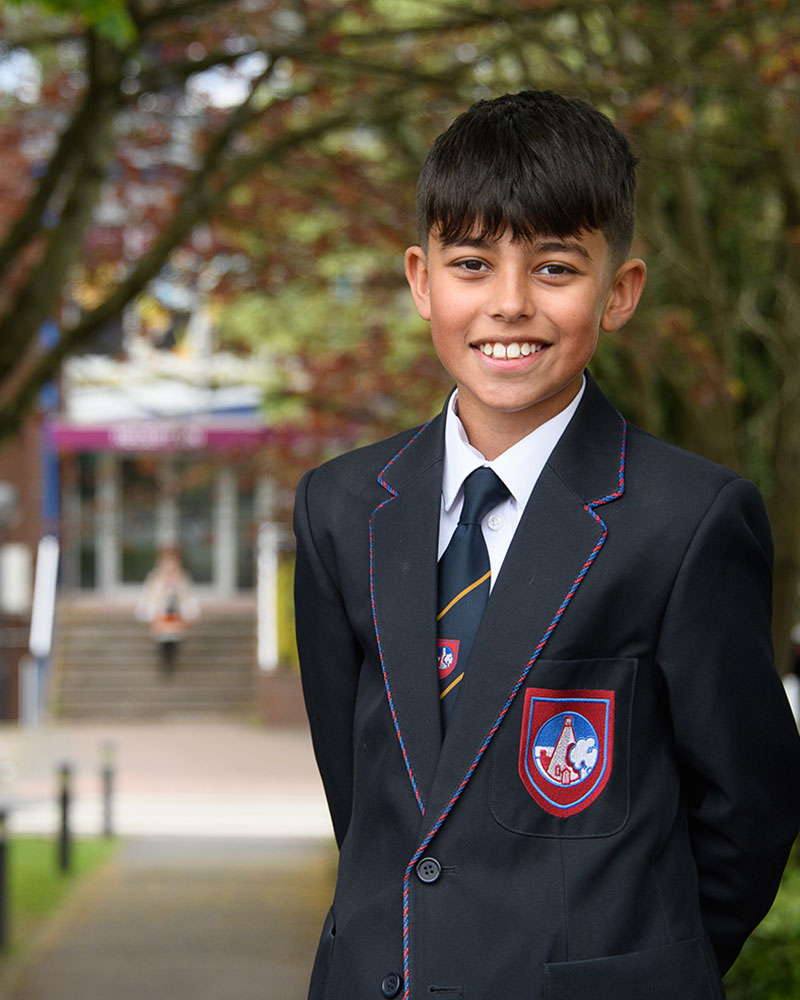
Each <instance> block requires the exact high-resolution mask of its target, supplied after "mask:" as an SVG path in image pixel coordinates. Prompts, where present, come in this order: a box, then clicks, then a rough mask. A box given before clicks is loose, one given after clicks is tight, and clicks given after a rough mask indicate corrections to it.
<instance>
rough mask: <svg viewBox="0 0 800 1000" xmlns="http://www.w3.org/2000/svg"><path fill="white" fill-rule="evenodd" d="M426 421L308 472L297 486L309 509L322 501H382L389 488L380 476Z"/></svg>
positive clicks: (348, 503)
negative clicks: (384, 485)
mask: <svg viewBox="0 0 800 1000" xmlns="http://www.w3.org/2000/svg"><path fill="white" fill-rule="evenodd" d="M424 426H425V425H424V424H419V425H417V426H416V427H411V428H409V429H408V430H405V431H401V432H400V433H399V434H394V435H392V436H391V437H388V438H384V439H383V440H381V441H376V442H374V443H373V444H368V445H364V446H363V447H361V448H355V449H354V450H353V451H348V452H344V453H343V454H342V455H337V456H336V457H335V458H332V459H329V460H328V461H327V462H324V463H323V464H322V465H320V466H317V467H316V468H314V469H309V471H308V472H306V473H305V475H304V476H303V478H302V479H301V480H300V483H299V485H298V488H297V496H298V499H299V498H300V497H301V496H304V497H305V501H306V502H307V503H308V505H309V507H310V508H314V507H316V506H317V505H319V504H321V505H322V506H324V507H327V508H331V507H334V508H338V507H340V506H341V505H342V504H344V505H346V506H348V507H350V506H351V505H352V503H353V502H354V501H356V503H357V504H360V503H363V502H364V501H366V502H367V504H370V503H372V505H373V506H374V505H375V503H379V502H380V500H381V499H385V498H386V490H385V489H384V488H383V487H382V486H381V484H380V482H379V476H380V474H381V472H382V470H383V469H385V468H386V466H387V465H389V464H390V463H391V461H392V459H393V458H394V457H395V456H396V455H397V454H399V453H400V452H401V451H402V450H403V449H404V448H405V447H406V445H407V444H408V443H409V442H410V441H412V440H413V439H414V437H415V436H416V435H417V434H418V433H419V432H420V430H422V428H423V427H424Z"/></svg>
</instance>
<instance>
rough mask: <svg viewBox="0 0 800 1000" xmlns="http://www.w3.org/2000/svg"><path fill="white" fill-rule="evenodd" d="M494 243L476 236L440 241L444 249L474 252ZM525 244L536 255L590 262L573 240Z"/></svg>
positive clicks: (584, 249)
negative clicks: (574, 255) (558, 255)
mask: <svg viewBox="0 0 800 1000" xmlns="http://www.w3.org/2000/svg"><path fill="white" fill-rule="evenodd" d="M494 242H495V241H494V240H488V239H485V238H483V237H478V236H463V237H459V238H456V239H452V240H444V241H442V245H443V246H444V247H472V248H473V249H475V250H491V249H492V245H493V243H494ZM526 242H529V243H530V246H531V248H532V249H533V250H534V251H536V252H537V253H577V254H579V255H580V256H581V257H583V258H584V259H585V260H591V255H590V254H589V251H588V250H587V249H586V247H585V246H583V244H582V243H578V242H576V241H574V240H550V239H548V240H541V241H539V242H535V241H533V240H531V241H526Z"/></svg>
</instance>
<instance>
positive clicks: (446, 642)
mask: <svg viewBox="0 0 800 1000" xmlns="http://www.w3.org/2000/svg"><path fill="white" fill-rule="evenodd" d="M460 645H461V640H460V639H440V640H439V680H442V679H443V678H445V677H447V675H448V674H451V673H452V672H453V671H454V670H455V668H456V664H457V663H458V647H459V646H460Z"/></svg>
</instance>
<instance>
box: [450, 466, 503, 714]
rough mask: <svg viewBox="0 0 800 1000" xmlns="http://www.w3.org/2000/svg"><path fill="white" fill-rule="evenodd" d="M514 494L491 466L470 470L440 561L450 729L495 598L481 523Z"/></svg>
mask: <svg viewBox="0 0 800 1000" xmlns="http://www.w3.org/2000/svg"><path fill="white" fill-rule="evenodd" d="M508 495H509V493H508V489H507V488H506V486H505V485H504V484H503V482H502V480H501V479H500V478H499V477H498V476H497V474H496V473H495V472H493V471H492V470H491V469H488V468H485V467H484V468H480V469H476V470H475V471H474V472H472V473H470V475H469V476H467V478H466V479H465V480H464V506H463V507H462V508H461V516H460V518H459V520H458V525H457V526H456V530H455V532H454V533H453V537H452V538H451V539H450V543H449V544H448V546H447V548H446V549H445V551H444V552H443V553H442V558H441V559H440V560H439V608H440V609H441V610H440V611H439V614H438V615H437V622H438V635H439V687H440V695H439V696H440V698H441V701H442V725H443V727H444V728H445V729H446V728H447V723H448V722H449V721H450V716H451V715H452V712H453V706H454V705H455V700H456V695H457V694H458V686H459V684H460V683H461V681H462V680H463V678H464V671H465V669H466V666H467V659H468V658H469V652H470V649H471V648H472V643H473V642H474V640H475V636H476V635H477V632H478V626H479V625H480V621H481V616H482V615H483V610H484V608H485V607H486V601H487V599H488V597H489V581H490V579H491V570H490V567H489V553H488V551H487V549H486V542H485V541H484V540H483V532H482V531H481V521H482V520H483V519H484V517H485V516H486V515H487V514H488V513H489V511H490V510H491V509H492V507H496V506H497V505H498V504H499V503H501V502H502V501H503V500H505V499H506V497H507V496H508Z"/></svg>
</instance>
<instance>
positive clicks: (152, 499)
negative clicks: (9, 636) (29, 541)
mask: <svg viewBox="0 0 800 1000" xmlns="http://www.w3.org/2000/svg"><path fill="white" fill-rule="evenodd" d="M167 291H168V292H170V294H172V293H174V288H172V289H170V288H168V289H167ZM173 306H174V303H173ZM159 317H160V322H159V323H158V324H156V329H155V335H154V331H153V328H152V322H151V323H150V324H149V325H148V324H143V322H142V319H141V315H140V314H139V313H137V312H132V313H131V314H129V315H127V316H125V317H123V318H122V319H121V320H120V322H119V324H112V326H110V327H109V328H108V329H106V330H104V331H102V332H101V335H100V336H99V337H97V338H96V339H95V341H94V342H93V344H92V345H91V347H90V349H89V350H88V351H87V352H86V353H84V354H81V355H78V356H75V357H72V358H70V359H68V360H67V361H66V362H65V364H64V367H63V370H62V375H61V379H60V385H59V387H58V394H57V396H58V398H57V402H56V403H55V404H53V402H52V401H51V404H50V406H49V411H50V412H49V413H47V414H46V416H45V417H44V421H43V425H42V435H41V456H40V462H41V468H42V475H41V498H40V509H41V524H42V526H43V531H44V532H52V533H53V534H56V535H57V537H58V539H59V542H60V570H59V591H58V603H57V616H56V618H57V620H56V629H55V639H54V645H53V651H52V656H51V657H50V662H49V663H48V664H47V669H46V670H43V671H40V673H41V674H42V677H43V682H42V687H43V688H45V689H46V691H45V692H44V696H45V697H46V700H47V704H48V711H49V712H50V713H51V714H53V715H54V716H56V717H62V718H109V717H113V718H121V719H125V718H154V717H163V716H164V715H187V714H194V715H197V714H198V713H209V714H216V715H219V714H224V715H229V716H240V717H242V716H256V717H258V716H261V717H266V718H268V719H273V720H277V721H294V720H295V719H296V718H297V717H298V706H299V685H298V681H297V676H296V674H293V675H292V676H291V677H289V678H286V677H285V676H284V675H283V674H282V673H281V671H277V670H276V667H277V666H278V664H279V660H280V658H281V653H280V644H279V637H278V604H279V603H280V600H281V586H280V583H279V576H280V574H281V565H282V552H283V550H284V549H285V548H286V547H287V532H286V529H285V528H281V527H280V526H278V525H277V524H276V523H274V516H273V509H272V508H273V504H272V496H273V490H272V483H271V476H270V474H269V468H268V466H267V464H266V463H265V460H264V456H263V446H264V444H265V443H266V442H267V441H268V440H269V438H270V433H271V432H270V428H269V427H268V426H267V425H266V424H265V421H264V419H263V416H262V414H261V403H262V398H263V386H262V381H263V380H262V374H261V372H259V370H258V366H257V365H256V364H255V363H254V361H253V360H252V359H251V358H247V357H239V356H236V355H235V354H232V353H228V352H225V351H219V350H215V349H213V346H212V342H211V332H210V322H209V319H208V316H207V314H206V313H205V312H204V310H203V309H193V310H188V309H187V310H181V309H179V308H174V307H173V308H165V307H163V306H159ZM47 408H48V407H46V409H47ZM165 548H177V549H179V551H180V554H181V559H182V562H183V566H184V568H185V570H186V571H187V572H188V573H189V575H190V576H191V579H192V587H193V595H194V596H195V597H196V598H197V599H198V600H199V602H200V605H201V608H202V613H201V616H200V619H199V620H198V622H197V623H193V624H192V625H191V627H190V628H189V629H188V631H187V635H186V638H185V639H184V640H183V641H182V642H181V649H180V654H179V662H178V669H177V670H176V672H175V676H174V678H170V683H169V684H168V685H165V684H164V679H163V677H160V676H159V673H158V669H157V662H156V659H157V658H156V653H155V650H154V644H153V642H152V641H151V639H150V637H149V635H148V631H147V628H146V627H145V625H144V623H143V622H141V621H139V620H137V618H136V615H135V605H136V601H137V599H138V598H139V596H140V595H141V591H142V585H143V582H144V580H145V577H146V575H147V574H148V572H149V571H150V570H151V569H152V568H153V567H154V565H155V563H156V560H157V558H158V554H159V552H160V551H161V550H163V549H165ZM283 589H284V590H285V588H283ZM287 712H288V717H287Z"/></svg>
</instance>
